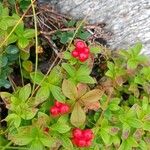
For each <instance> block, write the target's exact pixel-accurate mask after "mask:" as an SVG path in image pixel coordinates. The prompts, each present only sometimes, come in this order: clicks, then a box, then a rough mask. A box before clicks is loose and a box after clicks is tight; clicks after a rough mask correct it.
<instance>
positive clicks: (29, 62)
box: [22, 60, 33, 72]
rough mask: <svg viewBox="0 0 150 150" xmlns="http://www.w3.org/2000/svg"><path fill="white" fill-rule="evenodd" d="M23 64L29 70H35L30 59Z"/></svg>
mask: <svg viewBox="0 0 150 150" xmlns="http://www.w3.org/2000/svg"><path fill="white" fill-rule="evenodd" d="M22 66H23V68H24V69H25V70H26V71H27V72H32V70H33V64H32V61H30V60H25V61H23V62H22Z"/></svg>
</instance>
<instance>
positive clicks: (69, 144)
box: [59, 136, 74, 150]
mask: <svg viewBox="0 0 150 150" xmlns="http://www.w3.org/2000/svg"><path fill="white" fill-rule="evenodd" d="M59 138H60V139H61V141H62V146H63V147H64V148H65V150H74V148H73V144H72V142H71V140H70V139H69V138H68V137H66V136H63V137H61V136H60V137H59Z"/></svg>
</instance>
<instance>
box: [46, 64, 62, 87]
mask: <svg viewBox="0 0 150 150" xmlns="http://www.w3.org/2000/svg"><path fill="white" fill-rule="evenodd" d="M62 76H63V75H62V73H61V68H60V66H55V67H54V68H53V69H52V70H51V72H50V74H49V75H48V77H47V78H48V80H49V83H50V84H53V85H60V84H61V82H62Z"/></svg>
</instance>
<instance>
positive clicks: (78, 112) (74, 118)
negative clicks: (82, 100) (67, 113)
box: [71, 102, 86, 127]
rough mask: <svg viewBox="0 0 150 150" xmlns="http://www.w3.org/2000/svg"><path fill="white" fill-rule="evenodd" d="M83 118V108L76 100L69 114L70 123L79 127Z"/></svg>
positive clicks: (84, 116)
mask: <svg viewBox="0 0 150 150" xmlns="http://www.w3.org/2000/svg"><path fill="white" fill-rule="evenodd" d="M85 120H86V114H85V112H84V110H83V109H82V108H81V106H80V104H79V103H78V102H77V103H76V104H75V106H74V108H73V111H72V114H71V123H72V124H73V125H74V126H75V127H81V126H82V125H84V123H85Z"/></svg>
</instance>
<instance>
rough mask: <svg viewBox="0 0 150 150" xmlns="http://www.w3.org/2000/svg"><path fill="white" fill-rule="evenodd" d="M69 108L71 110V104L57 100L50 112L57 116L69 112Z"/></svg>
mask: <svg viewBox="0 0 150 150" xmlns="http://www.w3.org/2000/svg"><path fill="white" fill-rule="evenodd" d="M69 110H70V107H69V105H67V104H64V103H61V102H58V101H55V104H54V106H52V107H51V109H50V113H51V115H52V116H54V117H56V116H59V115H63V114H66V113H68V112H69Z"/></svg>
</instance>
